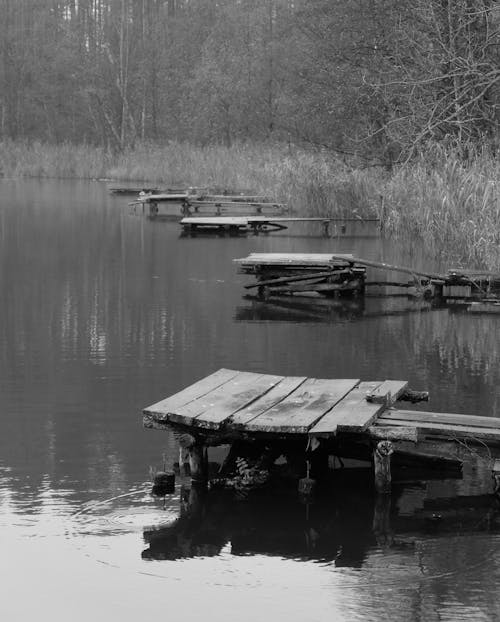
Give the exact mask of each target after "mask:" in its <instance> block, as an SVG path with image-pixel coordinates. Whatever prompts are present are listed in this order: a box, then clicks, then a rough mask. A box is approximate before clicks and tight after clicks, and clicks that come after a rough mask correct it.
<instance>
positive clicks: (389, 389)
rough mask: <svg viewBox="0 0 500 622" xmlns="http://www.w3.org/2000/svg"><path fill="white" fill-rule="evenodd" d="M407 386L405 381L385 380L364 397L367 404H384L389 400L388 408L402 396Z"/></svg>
mask: <svg viewBox="0 0 500 622" xmlns="http://www.w3.org/2000/svg"><path fill="white" fill-rule="evenodd" d="M407 386H408V381H407V380H385V381H384V382H383V383H382V384H381V385H379V386H378V387H377V388H376V389H375V390H374V391H371V392H370V393H368V394H367V395H366V400H367V401H368V402H374V403H376V404H385V403H387V400H388V398H389V402H390V403H389V404H387V405H388V406H390V405H392V404H393V403H394V402H396V401H397V399H398V398H399V397H400V395H402V394H403V393H404V391H405V389H406V387H407Z"/></svg>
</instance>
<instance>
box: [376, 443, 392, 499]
mask: <svg viewBox="0 0 500 622" xmlns="http://www.w3.org/2000/svg"><path fill="white" fill-rule="evenodd" d="M393 452H394V447H393V445H392V443H391V441H387V440H385V441H380V442H379V443H377V447H376V448H375V450H374V452H373V466H374V471H375V488H376V490H377V492H379V493H382V494H387V493H390V492H391V481H392V479H391V455H392V453H393Z"/></svg>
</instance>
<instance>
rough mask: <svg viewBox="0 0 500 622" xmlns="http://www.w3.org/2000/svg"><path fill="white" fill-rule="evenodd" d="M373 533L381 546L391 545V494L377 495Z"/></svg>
mask: <svg viewBox="0 0 500 622" xmlns="http://www.w3.org/2000/svg"><path fill="white" fill-rule="evenodd" d="M373 533H374V535H375V538H376V539H377V544H378V545H379V546H391V544H392V542H393V535H392V530H391V496H390V495H377V497H376V499H375V505H374V508H373Z"/></svg>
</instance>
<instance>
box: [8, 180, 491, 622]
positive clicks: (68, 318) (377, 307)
mask: <svg viewBox="0 0 500 622" xmlns="http://www.w3.org/2000/svg"><path fill="white" fill-rule="evenodd" d="M128 200H129V199H128V198H127V197H113V196H111V195H109V194H108V192H107V189H106V186H105V184H102V183H80V182H78V183H76V182H55V181H49V182H31V181H22V182H19V181H9V180H4V181H2V182H1V185H0V244H1V246H0V291H1V301H0V527H1V529H0V541H1V551H2V555H1V557H0V559H1V561H0V572H1V575H0V578H1V581H0V591H1V595H0V596H1V597H0V619H2V620H8V621H11V620H14V621H17V620H20V621H24V620H29V619H33V618H35V617H36V619H38V620H52V621H59V620H72V621H73V620H82V621H88V620H137V619H146V616H155V617H156V618H157V619H158V618H159V617H161V618H165V617H167V616H168V617H171V616H173V615H175V616H176V617H180V618H182V619H183V620H195V619H196V620H200V619H209V620H224V621H225V620H233V619H234V620H252V621H253V620H258V619H260V620H262V619H265V620H268V619H269V620H271V619H272V620H287V621H291V622H292V621H293V622H299V621H303V620H311V621H312V620H321V621H323V620H335V621H336V620H342V621H344V620H345V621H351V620H363V621H364V620H377V621H378V620H394V621H396V620H402V619H404V620H412V621H413V620H415V621H420V620H447V621H448V620H449V621H454V620H497V619H500V599H499V597H498V595H497V591H496V588H497V584H498V581H499V580H500V557H499V552H500V514H499V506H498V504H497V503H496V502H495V500H494V499H493V498H492V497H491V495H490V493H491V491H492V482H491V477H490V475H489V463H488V461H486V460H483V459H477V460H471V463H470V464H468V465H467V467H466V468H465V469H464V477H463V478H462V479H447V480H431V479H429V480H423V481H417V480H412V481H406V482H398V483H396V484H395V489H394V494H393V495H392V499H391V501H390V505H388V506H386V507H380V502H376V500H375V499H374V498H373V495H372V492H371V482H370V478H369V477H368V479H366V477H365V474H364V473H363V471H358V472H357V473H354V474H353V475H352V476H350V475H349V474H345V476H344V475H342V477H341V481H339V482H338V486H336V487H335V489H334V490H332V492H331V494H329V495H326V496H325V495H323V496H320V498H318V499H317V500H316V501H315V503H313V504H310V505H307V506H306V505H303V504H301V503H299V501H298V500H297V498H296V496H295V495H294V494H286V493H285V492H284V493H283V494H282V495H276V494H275V495H271V496H268V497H266V496H264V497H263V496H260V495H256V496H255V497H250V498H247V499H235V498H232V497H228V496H227V495H222V494H216V495H212V496H209V497H203V496H200V495H199V494H197V492H196V491H191V492H190V491H189V489H188V487H187V486H181V484H186V485H187V484H188V482H182V481H179V480H178V486H177V488H176V493H175V495H173V496H171V497H169V498H168V499H167V503H166V506H165V508H163V507H162V504H161V502H159V501H157V500H154V499H152V498H151V497H150V495H149V488H150V484H149V475H148V473H149V465H156V466H160V465H161V456H162V452H164V451H165V450H166V449H167V451H168V449H170V450H172V449H173V439H171V438H170V437H169V435H167V434H166V433H165V434H164V433H160V432H151V431H145V430H143V429H142V425H141V415H140V411H141V409H142V408H143V407H145V406H148V405H149V404H152V403H154V402H155V401H158V400H159V399H161V398H163V397H165V396H167V395H168V394H171V393H173V392H175V391H177V390H179V389H180V388H182V387H184V386H186V385H188V384H190V383H192V382H193V381H194V380H196V379H198V378H200V377H202V376H204V375H207V374H209V373H211V372H213V371H215V370H216V369H218V368H219V367H229V368H236V369H242V370H250V371H261V372H267V373H273V374H296V375H306V376H315V377H332V378H335V377H358V378H362V379H365V380H370V379H385V378H396V379H400V378H401V379H407V380H409V381H410V386H411V387H412V388H415V389H427V390H429V391H430V393H431V403H430V405H427V407H428V408H432V410H443V411H448V412H462V413H471V414H496V415H497V416H498V415H499V413H500V407H499V400H500V388H499V387H500V365H499V363H500V345H499V339H498V335H499V327H500V318H498V317H495V316H491V317H488V316H472V317H470V316H467V315H466V314H462V313H458V312H455V313H451V312H450V311H448V310H446V309H433V308H431V307H430V306H429V305H424V304H422V303H421V302H409V301H407V300H406V299H398V300H392V301H389V302H388V301H386V302H383V301H380V300H376V299H369V300H366V301H365V303H364V304H359V303H350V304H348V305H345V306H342V307H336V306H334V305H329V306H328V305H321V304H315V305H304V304H302V303H298V302H293V301H289V300H288V301H282V302H281V303H274V304H269V305H265V304H263V303H261V302H258V301H255V300H250V299H245V298H243V293H244V292H243V284H244V283H246V282H247V279H246V277H243V276H239V275H237V274H236V269H235V266H234V265H233V263H232V259H234V258H237V257H244V256H246V255H247V254H248V253H249V252H252V251H290V252H291V251H297V252H327V251H330V250H331V251H341V252H350V251H352V252H355V253H356V254H357V255H360V256H364V257H368V258H371V259H375V260H381V261H399V262H400V263H404V264H409V265H416V266H425V267H428V268H435V267H436V266H435V265H434V264H433V262H432V261H431V260H429V259H428V258H426V257H425V254H424V253H422V252H421V251H420V250H419V249H418V248H417V249H415V248H412V249H408V248H406V247H404V248H403V247H401V246H398V245H397V244H396V243H391V241H390V240H389V241H385V242H382V241H381V240H380V239H379V238H378V237H376V236H373V235H365V236H361V237H355V238H354V237H349V235H348V234H349V232H347V234H346V235H343V236H341V237H340V238H331V239H325V238H322V237H321V236H320V235H315V233H319V231H314V230H313V231H309V232H308V234H307V235H306V234H304V233H305V232H304V231H303V230H300V229H299V230H295V229H294V230H292V229H291V230H289V231H288V232H287V233H285V234H280V235H275V234H273V235H270V236H268V237H266V236H259V237H252V236H249V237H247V238H218V237H203V236H200V237H197V238H181V237H180V236H179V225H178V224H177V223H175V222H151V221H149V220H148V219H146V218H144V217H143V216H142V215H139V214H133V213H130V210H129V208H128V207H127V201H128ZM360 233H370V232H368V231H361V232H360ZM217 457H218V456H217V455H214V456H213V459H217ZM352 478H353V479H352ZM381 517H382V518H381ZM149 619H151V618H149Z"/></svg>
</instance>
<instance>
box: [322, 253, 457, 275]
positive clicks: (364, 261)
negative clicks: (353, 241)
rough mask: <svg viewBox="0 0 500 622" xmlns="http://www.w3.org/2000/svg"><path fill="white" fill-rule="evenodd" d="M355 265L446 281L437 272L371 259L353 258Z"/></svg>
mask: <svg viewBox="0 0 500 622" xmlns="http://www.w3.org/2000/svg"><path fill="white" fill-rule="evenodd" d="M332 257H333V258H335V257H338V258H340V257H342V255H337V254H335V255H332ZM352 261H353V263H357V264H361V265H362V266H370V267H372V268H380V269H382V270H389V271H393V272H404V273H405V274H414V275H415V276H425V277H427V278H429V279H445V278H446V277H445V276H443V275H442V274H436V273H435V272H424V271H422V270H414V269H413V268H405V267H403V266H395V265H391V264H388V263H383V262H381V261H372V260H371V259H361V258H359V257H353V258H352Z"/></svg>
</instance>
